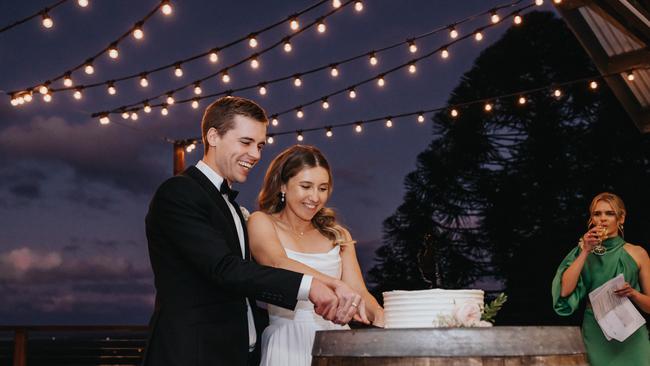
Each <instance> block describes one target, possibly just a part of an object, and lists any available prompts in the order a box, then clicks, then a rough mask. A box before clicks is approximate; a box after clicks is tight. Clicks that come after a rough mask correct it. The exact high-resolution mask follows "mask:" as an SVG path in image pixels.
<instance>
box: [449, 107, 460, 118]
mask: <svg viewBox="0 0 650 366" xmlns="http://www.w3.org/2000/svg"><path fill="white" fill-rule="evenodd" d="M449 114H450V115H451V116H452V117H454V118H456V117H458V109H455V108H454V109H452V110H451V112H449Z"/></svg>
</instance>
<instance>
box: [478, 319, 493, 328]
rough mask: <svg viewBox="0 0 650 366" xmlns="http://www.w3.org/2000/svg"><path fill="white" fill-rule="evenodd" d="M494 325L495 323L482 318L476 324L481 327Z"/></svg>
mask: <svg viewBox="0 0 650 366" xmlns="http://www.w3.org/2000/svg"><path fill="white" fill-rule="evenodd" d="M493 325H494V324H492V323H490V322H489V321H487V320H481V321H479V322H478V323H476V326H477V327H479V328H489V327H491V326H493Z"/></svg>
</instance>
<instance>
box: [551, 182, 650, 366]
mask: <svg viewBox="0 0 650 366" xmlns="http://www.w3.org/2000/svg"><path fill="white" fill-rule="evenodd" d="M589 211H590V214H591V215H590V218H589V224H588V226H589V230H588V231H587V232H586V233H585V234H584V235H583V236H582V237H581V238H580V241H579V244H578V246H577V247H576V248H574V249H573V250H572V251H571V252H570V253H569V254H568V255H567V256H566V258H564V260H563V261H562V263H561V264H560V266H559V268H558V270H557V273H556V274H555V278H554V279H553V286H552V295H553V308H554V309H555V312H556V313H558V314H559V315H563V316H567V315H570V314H572V313H573V312H574V311H575V310H576V309H577V308H578V304H579V302H580V300H582V299H583V298H585V299H586V301H587V309H586V310H585V314H584V318H583V322H582V338H583V340H584V343H585V348H586V349H587V356H588V358H589V363H590V364H591V365H592V366H598V365H603V366H605V365H607V366H615V365H621V366H622V365H625V366H631V365H635V366H637V365H638V366H644V365H645V366H650V340H649V339H648V330H647V328H646V326H645V325H643V326H641V327H640V328H639V329H638V330H637V331H636V332H634V334H632V335H631V336H630V337H629V338H627V339H626V340H625V341H623V342H619V341H617V340H615V339H612V340H610V341H608V340H607V339H606V338H605V336H604V334H603V332H602V330H601V329H600V326H599V325H598V323H597V322H596V318H595V317H594V312H593V310H592V308H591V304H589V296H588V295H589V292H591V291H593V290H595V289H596V288H598V287H599V286H600V285H602V284H603V283H605V282H607V281H609V280H610V279H612V278H614V277H616V276H617V275H618V274H620V273H623V276H624V277H625V285H624V286H623V287H622V288H620V289H619V290H617V291H615V294H616V295H618V296H625V297H628V298H629V299H630V300H632V302H633V303H634V304H635V305H636V306H637V308H639V309H640V310H642V311H644V312H646V313H650V296H648V294H650V258H648V253H647V252H646V251H645V249H643V248H642V247H640V246H638V245H632V244H629V243H626V242H625V240H623V238H622V234H623V223H624V222H625V206H624V204H623V201H622V200H621V198H620V197H618V196H617V195H615V194H613V193H607V192H605V193H601V194H599V195H597V196H596V197H594V199H593V200H592V201H591V206H590V210H589ZM619 233H620V234H621V236H619Z"/></svg>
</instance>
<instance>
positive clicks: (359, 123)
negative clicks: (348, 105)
mask: <svg viewBox="0 0 650 366" xmlns="http://www.w3.org/2000/svg"><path fill="white" fill-rule="evenodd" d="M354 130H355V131H356V132H357V133H361V131H363V127H361V122H357V123H356V125H355V126H354Z"/></svg>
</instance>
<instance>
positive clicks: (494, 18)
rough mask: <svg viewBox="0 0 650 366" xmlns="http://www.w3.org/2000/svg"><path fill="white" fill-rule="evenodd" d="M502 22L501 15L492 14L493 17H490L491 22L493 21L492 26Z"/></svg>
mask: <svg viewBox="0 0 650 366" xmlns="http://www.w3.org/2000/svg"><path fill="white" fill-rule="evenodd" d="M500 20H501V17H499V14H497V12H496V11H495V12H492V16H490V21H492V24H496V23H498V22H499V21H500Z"/></svg>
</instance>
